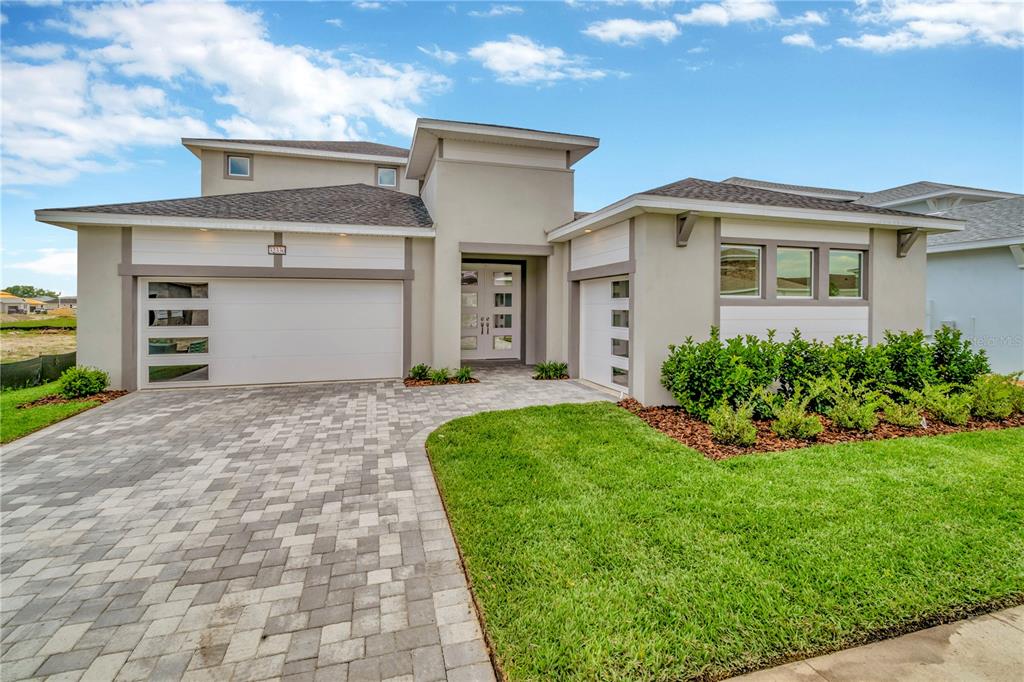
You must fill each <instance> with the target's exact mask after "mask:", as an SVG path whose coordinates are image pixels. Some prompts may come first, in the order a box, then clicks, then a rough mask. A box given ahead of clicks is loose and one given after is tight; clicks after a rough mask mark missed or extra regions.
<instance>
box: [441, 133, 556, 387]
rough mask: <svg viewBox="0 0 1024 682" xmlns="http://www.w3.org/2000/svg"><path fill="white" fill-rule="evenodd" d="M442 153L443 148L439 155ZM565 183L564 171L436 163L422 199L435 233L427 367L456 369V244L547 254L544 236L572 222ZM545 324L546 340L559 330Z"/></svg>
mask: <svg viewBox="0 0 1024 682" xmlns="http://www.w3.org/2000/svg"><path fill="white" fill-rule="evenodd" d="M449 146H450V144H449V142H448V141H447V140H446V141H445V148H444V149H445V154H447V152H448V148H449ZM572 181H573V176H572V172H571V171H569V170H566V169H564V168H562V169H550V170H547V169H537V168H523V167H516V166H511V165H498V164H481V163H469V162H465V161H450V160H448V159H447V157H446V158H442V159H438V160H437V161H436V163H435V164H434V168H433V170H432V172H431V174H430V177H429V178H428V179H427V184H426V186H425V196H424V201H425V203H427V208H428V210H430V212H431V215H432V216H433V218H434V222H435V224H436V230H437V237H436V239H435V243H434V273H435V275H434V292H435V293H434V318H433V326H432V330H433V332H432V333H433V338H434V348H433V361H432V363H431V364H433V365H434V366H438V367H457V366H458V365H459V363H460V355H461V354H460V351H459V336H460V333H459V316H460V310H461V308H460V303H459V294H460V290H461V285H460V281H459V273H460V270H461V262H462V253H461V251H460V246H459V242H463V241H467V242H468V241H472V242H492V243H502V244H508V243H514V244H530V245H538V246H540V245H543V246H547V245H548V242H547V235H546V233H545V229H546V228H550V227H551V226H553V225H561V224H563V223H566V222H568V221H569V220H571V219H572V216H573V207H572V197H573V190H572ZM431 183H436V186H433V187H432V186H431ZM426 195H429V199H428V197H427V196H426ZM520 260H521V259H520ZM528 269H529V268H528ZM561 286H562V287H564V286H565V285H564V279H563V280H562V284H561ZM545 317H546V325H545V329H546V330H547V333H548V334H552V333H557V330H558V329H559V328H560V324H559V321H558V320H557V319H552V313H551V309H550V308H547V311H546V314H545ZM535 331H536V325H535V326H534V329H528V330H527V336H529V335H531V334H533V333H534V332H535ZM559 343H560V341H559Z"/></svg>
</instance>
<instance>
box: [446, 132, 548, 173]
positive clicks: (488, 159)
mask: <svg viewBox="0 0 1024 682" xmlns="http://www.w3.org/2000/svg"><path fill="white" fill-rule="evenodd" d="M444 158H446V159H449V160H463V161H481V162H484V163H508V164H513V165H518V166H543V167H544V168H561V169H564V168H565V151H563V150H560V149H537V148H535V147H522V146H519V145H511V144H493V143H490V142H476V141H472V140H453V139H446V140H445V141H444Z"/></svg>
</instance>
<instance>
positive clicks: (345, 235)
mask: <svg viewBox="0 0 1024 682" xmlns="http://www.w3.org/2000/svg"><path fill="white" fill-rule="evenodd" d="M338 236H339V237H347V236H348V235H347V234H346V233H344V232H339V233H338Z"/></svg>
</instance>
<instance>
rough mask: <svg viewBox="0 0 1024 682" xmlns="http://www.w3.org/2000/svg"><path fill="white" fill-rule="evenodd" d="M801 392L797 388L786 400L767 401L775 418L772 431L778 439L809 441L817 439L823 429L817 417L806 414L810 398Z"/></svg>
mask: <svg viewBox="0 0 1024 682" xmlns="http://www.w3.org/2000/svg"><path fill="white" fill-rule="evenodd" d="M801 392H802V391H801V389H800V388H799V387H798V388H797V389H796V391H795V392H794V393H793V396H792V397H791V398H789V399H788V400H785V401H780V400H779V399H778V398H776V399H775V400H770V401H769V403H770V404H771V405H772V413H773V415H774V416H775V421H774V422H773V423H772V431H774V432H775V433H776V435H778V437H779V438H798V439H800V440H811V439H812V438H815V437H817V436H818V434H819V433H821V432H822V430H823V428H824V427H822V425H821V419H820V418H819V417H818V415H816V414H808V412H807V405H808V404H809V403H810V402H811V397H810V396H803V395H801Z"/></svg>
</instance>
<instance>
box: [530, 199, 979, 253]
mask: <svg viewBox="0 0 1024 682" xmlns="http://www.w3.org/2000/svg"><path fill="white" fill-rule="evenodd" d="M690 211H695V212H698V213H700V214H701V215H708V216H719V217H736V218H762V219H768V220H789V221H795V222H806V223H817V224H821V223H826V224H832V225H838V226H849V225H860V226H864V227H875V228H881V229H890V230H906V229H920V230H923V231H925V232H958V231H960V230H962V229H963V228H964V225H965V223H964V222H963V221H961V220H950V219H948V218H933V217H929V216H924V215H922V216H895V215H882V214H875V213H859V212H857V213H855V212H852V211H825V210H819V209H809V208H791V207H787V206H764V205H760V204H741V203H738V202H729V201H707V200H703V199H680V198H676V197H663V196H657V195H651V194H634V195H632V196H629V197H626V198H625V199H623V200H622V201H618V202H616V203H614V204H611V205H609V206H606V207H604V208H602V209H600V210H598V211H594V212H593V213H590V214H589V215H586V216H583V217H582V218H580V219H579V220H574V221H572V222H571V223H567V224H565V225H562V226H560V227H556V228H554V229H552V230H551V231H549V232H548V241H549V242H563V241H566V240H569V239H572V238H573V237H577V236H579V235H580V234H583V233H585V232H586V231H588V230H589V231H593V230H599V229H601V228H603V227H607V226H609V225H614V224H615V223H618V222H621V221H623V220H627V219H629V218H633V217H635V216H638V215H640V214H641V213H665V214H673V215H678V214H680V213H688V212H690Z"/></svg>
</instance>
